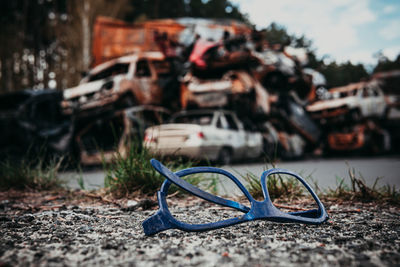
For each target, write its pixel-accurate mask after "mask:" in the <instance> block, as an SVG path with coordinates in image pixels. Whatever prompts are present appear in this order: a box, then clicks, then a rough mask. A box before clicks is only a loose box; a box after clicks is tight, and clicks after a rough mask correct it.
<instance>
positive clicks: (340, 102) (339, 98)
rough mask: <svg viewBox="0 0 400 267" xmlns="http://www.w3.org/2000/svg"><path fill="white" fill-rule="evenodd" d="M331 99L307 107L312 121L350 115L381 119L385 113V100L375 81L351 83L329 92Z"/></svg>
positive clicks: (352, 117)
mask: <svg viewBox="0 0 400 267" xmlns="http://www.w3.org/2000/svg"><path fill="white" fill-rule="evenodd" d="M329 94H330V97H331V99H327V100H320V101H317V102H314V103H313V104H311V105H309V106H307V111H308V112H310V114H311V116H312V117H313V118H314V119H329V118H339V117H341V116H343V115H350V116H351V119H352V120H354V121H357V120H359V119H361V118H368V117H378V118H382V117H384V116H385V112H386V107H387V104H386V100H385V96H384V95H383V92H382V90H381V89H380V87H379V84H378V83H377V82H376V81H372V82H360V83H353V84H349V85H347V86H343V87H337V88H332V89H330V90H329Z"/></svg>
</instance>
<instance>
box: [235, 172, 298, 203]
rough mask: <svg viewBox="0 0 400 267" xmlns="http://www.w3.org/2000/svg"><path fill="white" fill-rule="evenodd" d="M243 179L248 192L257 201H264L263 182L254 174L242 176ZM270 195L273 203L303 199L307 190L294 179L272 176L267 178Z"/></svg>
mask: <svg viewBox="0 0 400 267" xmlns="http://www.w3.org/2000/svg"><path fill="white" fill-rule="evenodd" d="M242 178H243V179H244V180H245V181H246V183H247V186H246V187H247V190H249V192H250V194H251V195H252V196H253V197H254V198H255V199H262V198H263V197H264V194H263V192H262V187H261V180H260V178H259V177H258V176H256V175H255V174H253V173H247V174H246V175H242ZM267 188H268V193H269V196H270V198H271V200H272V201H273V200H274V199H278V198H282V197H284V198H290V199H295V198H298V197H301V196H302V195H303V194H304V193H305V190H304V188H303V187H302V186H300V182H299V181H298V180H297V179H296V178H293V177H287V178H286V177H285V176H283V175H280V174H278V175H271V176H269V177H268V178H267Z"/></svg>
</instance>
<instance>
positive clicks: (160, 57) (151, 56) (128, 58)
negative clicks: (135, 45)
mask: <svg viewBox="0 0 400 267" xmlns="http://www.w3.org/2000/svg"><path fill="white" fill-rule="evenodd" d="M138 58H148V59H152V60H165V56H164V54H163V53H161V52H159V51H153V52H138V53H132V54H130V55H126V56H122V57H118V58H114V59H111V60H109V61H106V62H103V63H101V64H99V65H97V66H95V67H94V68H93V69H91V70H90V71H89V74H93V73H97V72H99V71H101V70H103V69H106V68H108V67H110V66H112V65H114V64H118V63H130V62H132V61H135V60H137V59H138Z"/></svg>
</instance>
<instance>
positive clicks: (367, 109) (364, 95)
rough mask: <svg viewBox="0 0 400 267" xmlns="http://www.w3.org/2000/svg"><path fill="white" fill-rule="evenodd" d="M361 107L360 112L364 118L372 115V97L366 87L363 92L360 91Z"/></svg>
mask: <svg viewBox="0 0 400 267" xmlns="http://www.w3.org/2000/svg"><path fill="white" fill-rule="evenodd" d="M358 95H359V98H358V99H359V101H360V102H359V107H360V111H361V114H362V116H363V117H369V116H370V115H371V108H372V107H371V105H372V102H371V97H370V95H369V92H368V88H367V87H364V88H362V89H361V90H359V93H358Z"/></svg>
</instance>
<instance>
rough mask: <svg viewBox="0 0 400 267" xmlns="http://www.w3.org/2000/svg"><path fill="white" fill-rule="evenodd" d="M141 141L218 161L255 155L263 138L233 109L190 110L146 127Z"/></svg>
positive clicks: (155, 147)
mask: <svg viewBox="0 0 400 267" xmlns="http://www.w3.org/2000/svg"><path fill="white" fill-rule="evenodd" d="M144 144H145V145H146V146H147V148H148V149H149V150H150V151H151V152H153V153H160V154H161V155H166V156H182V157H187V158H192V159H202V160H211V161H219V162H221V163H222V164H229V163H230V162H231V161H232V160H237V159H247V158H257V157H259V156H260V155H261V153H262V148H263V139H262V135H261V134H260V133H259V132H256V131H254V129H246V128H245V127H244V124H243V122H241V121H240V120H239V119H238V118H237V117H236V115H235V114H234V113H233V112H230V111H223V110H218V111H215V110H192V111H183V112H179V113H177V114H175V115H174V116H173V117H172V118H171V120H170V122H169V123H168V124H162V125H159V126H154V127H150V128H148V129H147V130H146V132H145V137H144Z"/></svg>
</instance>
